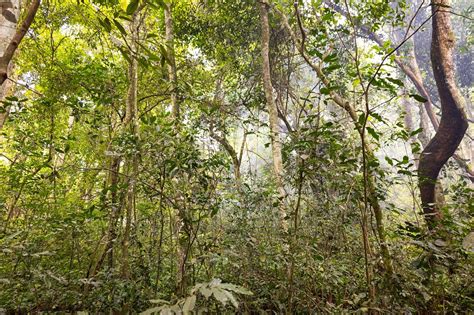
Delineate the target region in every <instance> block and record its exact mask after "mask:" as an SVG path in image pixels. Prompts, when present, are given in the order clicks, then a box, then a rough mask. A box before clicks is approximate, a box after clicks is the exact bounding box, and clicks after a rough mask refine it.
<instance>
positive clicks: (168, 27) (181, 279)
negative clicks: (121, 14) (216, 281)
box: [164, 1, 187, 296]
mask: <svg viewBox="0 0 474 315" xmlns="http://www.w3.org/2000/svg"><path fill="white" fill-rule="evenodd" d="M164 15H165V40H166V46H167V47H166V48H167V49H166V52H167V55H168V60H167V61H168V79H169V84H170V101H171V115H172V118H173V120H174V124H175V128H176V129H175V130H176V132H178V131H179V129H180V124H181V121H180V116H181V113H180V104H179V100H178V74H177V70H176V57H175V49H174V26H173V2H172V1H170V2H169V3H166V4H165V6H164ZM173 221H174V223H173V229H174V231H173V234H174V236H175V239H176V255H177V260H176V265H177V266H176V267H177V274H176V293H177V294H178V295H179V296H182V295H184V293H185V292H186V285H187V284H186V283H187V280H186V279H187V277H186V266H185V264H186V261H185V260H186V259H185V258H186V249H185V243H186V240H185V236H184V235H183V234H184V233H183V225H184V222H185V218H184V214H183V213H182V211H180V210H176V213H175V215H174V217H173Z"/></svg>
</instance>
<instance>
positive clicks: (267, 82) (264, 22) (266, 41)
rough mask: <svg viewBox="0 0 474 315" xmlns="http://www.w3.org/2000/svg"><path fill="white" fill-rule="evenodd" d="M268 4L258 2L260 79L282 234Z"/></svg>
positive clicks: (281, 189) (280, 171) (284, 213)
mask: <svg viewBox="0 0 474 315" xmlns="http://www.w3.org/2000/svg"><path fill="white" fill-rule="evenodd" d="M268 8H269V4H268V2H267V1H265V0H263V1H261V2H260V22H261V32H262V34H261V36H262V37H261V45H262V47H261V54H262V78H263V89H264V92H265V99H266V102H267V109H268V120H269V125H270V139H271V143H272V159H273V172H274V175H275V181H276V186H277V189H278V199H279V201H278V209H279V215H280V223H281V227H282V230H283V232H285V233H286V232H288V222H287V219H286V217H287V211H286V206H285V196H286V192H285V188H284V183H283V158H282V154H281V150H282V144H281V139H280V132H279V125H278V109H277V105H276V103H275V100H274V98H273V97H274V96H273V87H272V78H271V70H270V52H269V51H270V26H269V24H268Z"/></svg>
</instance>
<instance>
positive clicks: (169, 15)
mask: <svg viewBox="0 0 474 315" xmlns="http://www.w3.org/2000/svg"><path fill="white" fill-rule="evenodd" d="M165 40H166V46H167V47H166V52H167V54H168V59H169V60H168V79H169V81H170V90H171V92H170V95H171V113H172V116H173V119H174V120H175V122H177V121H179V116H180V112H179V103H178V93H177V92H178V91H177V87H178V84H177V83H178V82H177V80H178V76H177V73H176V58H175V52H174V28H173V3H167V4H165Z"/></svg>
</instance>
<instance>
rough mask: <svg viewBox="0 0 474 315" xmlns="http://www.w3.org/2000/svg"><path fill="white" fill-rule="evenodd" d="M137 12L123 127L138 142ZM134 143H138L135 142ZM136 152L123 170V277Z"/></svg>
mask: <svg viewBox="0 0 474 315" xmlns="http://www.w3.org/2000/svg"><path fill="white" fill-rule="evenodd" d="M138 14H139V12H138V11H137V12H135V13H134V14H133V17H132V22H131V24H130V34H131V37H132V38H131V44H130V62H129V65H128V91H127V106H126V112H125V118H124V122H123V124H124V127H125V128H127V129H129V132H131V134H132V136H133V137H134V139H135V141H136V142H138V138H139V130H138V127H139V126H138V117H137V112H138V109H137V85H138V59H137V58H138V54H137V53H138V51H137V50H138V32H139V25H138V23H139V21H138ZM135 145H138V144H137V143H136V144H135ZM138 162H139V161H138V153H137V152H134V153H132V156H128V157H126V160H125V167H124V168H125V171H126V172H128V176H127V182H128V187H127V192H126V196H125V198H124V205H125V207H124V209H125V228H124V232H123V239H122V276H123V277H124V278H125V279H129V278H130V258H129V245H130V233H131V226H132V214H133V213H134V212H135V194H136V180H137V175H138Z"/></svg>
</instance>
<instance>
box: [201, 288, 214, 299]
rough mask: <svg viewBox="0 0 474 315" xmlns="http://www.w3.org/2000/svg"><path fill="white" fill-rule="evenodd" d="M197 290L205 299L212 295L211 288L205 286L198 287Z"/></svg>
mask: <svg viewBox="0 0 474 315" xmlns="http://www.w3.org/2000/svg"><path fill="white" fill-rule="evenodd" d="M199 292H200V293H201V294H202V295H204V297H205V298H206V299H208V298H209V297H210V296H211V295H212V291H211V289H209V288H207V287H202V288H201V289H199Z"/></svg>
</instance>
